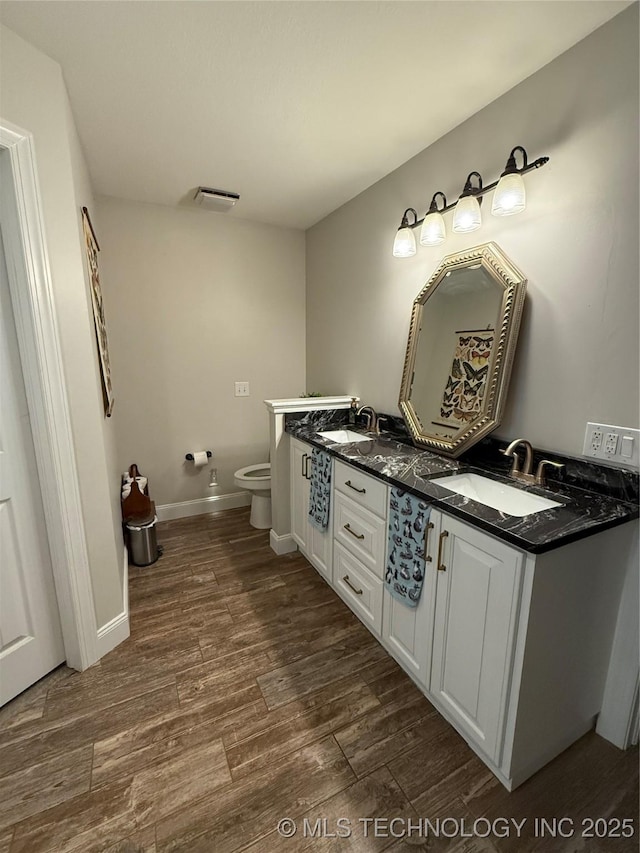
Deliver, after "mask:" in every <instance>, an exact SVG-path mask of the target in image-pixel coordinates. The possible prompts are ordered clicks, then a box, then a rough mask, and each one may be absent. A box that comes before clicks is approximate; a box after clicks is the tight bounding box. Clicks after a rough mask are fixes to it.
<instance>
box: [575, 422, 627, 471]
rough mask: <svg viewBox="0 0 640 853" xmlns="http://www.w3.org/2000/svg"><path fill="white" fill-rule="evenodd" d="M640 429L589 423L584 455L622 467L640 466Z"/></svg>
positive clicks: (585, 437) (585, 436)
mask: <svg viewBox="0 0 640 853" xmlns="http://www.w3.org/2000/svg"><path fill="white" fill-rule="evenodd" d="M639 446H640V430H637V429H627V428H626V427H617V426H610V425H608V424H592V423H588V424H587V430H586V432H585V435H584V448H583V451H582V453H583V455H584V456H588V457H591V458H593V459H600V460H602V461H603V462H607V463H609V464H610V465H616V466H618V467H621V468H635V469H637V468H638V464H639V456H640V454H639V452H638V451H639Z"/></svg>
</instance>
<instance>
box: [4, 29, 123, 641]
mask: <svg viewBox="0 0 640 853" xmlns="http://www.w3.org/2000/svg"><path fill="white" fill-rule="evenodd" d="M0 30H1V41H2V51H1V54H0V56H1V60H2V66H1V69H0V76H1V78H2V99H1V102H0V111H1V113H2V117H3V119H5V120H8V121H11V122H13V123H14V124H16V125H18V126H19V127H20V128H22V129H23V130H27V131H29V132H31V133H32V134H33V139H34V144H35V152H36V162H37V168H38V181H39V186H40V194H41V198H42V206H43V213H44V220H45V225H46V242H47V249H48V255H49V262H50V266H51V277H52V282H53V295H54V300H55V306H56V312H57V319H58V329H59V335H60V343H61V349H62V356H63V360H64V371H65V378H66V386H67V395H68V400H69V407H70V415H71V423H72V428H73V438H74V447H75V455H76V464H77V471H78V482H79V487H80V494H81V498H82V511H83V517H84V526H85V536H86V541H87V549H88V553H89V564H90V570H91V581H92V588H93V597H94V605H95V612H96V620H97V623H98V627H99V628H100V627H101V626H103V625H105V624H106V623H107V622H109V621H110V620H111V619H113V618H114V617H115V616H117V615H119V614H120V613H121V611H122V608H123V597H122V582H121V577H122V568H123V544H122V529H121V523H120V516H119V508H118V486H119V483H117V482H115V481H114V471H113V458H112V454H111V455H110V453H111V450H110V448H111V447H112V445H113V424H111V423H109V422H107V421H105V417H104V409H103V405H102V392H101V387H100V376H99V373H98V366H97V355H96V342H95V329H94V325H93V314H92V308H91V296H90V292H89V282H88V278H87V276H86V273H85V266H86V258H85V253H84V245H83V238H82V229H81V207H82V205H86V206H87V207H89V208H90V209H91V210H93V200H92V195H91V186H90V184H89V180H88V175H87V170H86V166H85V163H84V158H83V155H82V151H81V149H80V145H79V143H78V140H77V136H76V130H75V126H74V124H73V119H72V116H71V110H70V108H69V100H68V97H67V91H66V89H65V85H64V81H63V79H62V71H61V69H60V66H59V65H58V64H57V63H56V62H54V61H53V60H51V59H49V57H47V56H45V55H44V54H43V53H40V51H38V50H36V48H34V47H32V46H31V45H30V44H28V43H27V42H25V41H23V40H22V39H21V38H19V37H18V36H17V35H15V34H14V33H13V32H12V31H11V30H8V29H7V28H6V27H1V28H0Z"/></svg>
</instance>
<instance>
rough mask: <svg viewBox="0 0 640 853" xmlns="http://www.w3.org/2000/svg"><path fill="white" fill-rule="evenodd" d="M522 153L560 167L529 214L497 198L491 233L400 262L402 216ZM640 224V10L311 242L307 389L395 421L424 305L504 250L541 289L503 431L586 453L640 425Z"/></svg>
mask: <svg viewBox="0 0 640 853" xmlns="http://www.w3.org/2000/svg"><path fill="white" fill-rule="evenodd" d="M443 73H446V69H443ZM415 108H416V109H420V94H419V89H418V88H416V105H415ZM516 144H520V145H524V147H525V148H526V149H527V151H528V153H529V155H530V158H531V159H535V158H536V157H538V156H541V155H543V154H546V155H549V156H550V158H551V160H550V162H549V164H548V165H546V166H545V167H544V168H543V169H540V170H538V171H535V172H533V173H530V174H529V175H528V176H527V177H526V178H525V182H526V188H527V201H528V204H527V209H526V211H525V212H524V213H522V214H520V215H518V216H515V217H507V218H502V219H500V218H496V217H492V216H491V214H490V205H491V196H489V197H487V198H486V199H485V203H484V204H483V208H484V209H483V226H482V228H481V229H480V230H479V231H476V232H474V233H473V234H469V235H453V234H451V233H450V234H449V237H448V239H447V242H446V243H445V244H443V245H442V246H439V247H434V248H421V247H419V248H418V253H417V254H416V256H415V257H413V258H411V259H405V260H399V259H395V258H393V257H392V255H391V246H392V242H393V237H394V234H395V230H396V228H397V227H398V223H399V220H400V217H401V214H402V211H403V210H404V209H405V208H407V207H410V206H412V207H417V208H418V212H419V213H420V214H423V213H424V210H425V208H426V206H427V205H428V203H429V200H430V198H431V195H432V194H433V193H434V192H435V191H436V190H442V191H444V192H445V194H446V195H447V198H448V199H449V200H454V199H455V198H456V196H457V195H458V194H459V193H460V191H461V189H462V185H463V183H464V180H465V177H466V175H467V174H468V173H469V172H470V171H471V170H473V169H476V170H478V171H479V172H481V174H482V175H483V177H484V178H485V182H486V183H488V182H490V181H492V180H495V179H496V178H497V177H498V175H499V174H500V172H501V171H502V169H503V167H504V163H505V161H506V158H507V155H508V153H509V150H510V149H511V148H512V147H513V146H514V145H516ZM446 222H447V226H448V228H449V231H450V226H451V214H448V215H447V216H446ZM638 225H639V223H638V6H637V4H636V5H635V6H633V7H631V8H629V9H627V10H625V11H624V12H623V13H621V14H620V15H618V16H617V17H616V18H614V19H613V20H612V21H611V22H610V23H608V24H606V25H605V26H603V27H602V28H601V29H599V30H597V31H596V32H595V33H593V34H592V35H591V36H589V37H588V38H587V39H585V40H584V41H582V42H580V43H579V44H578V45H576V46H575V47H574V48H572V49H571V50H569V51H568V52H567V53H565V54H563V55H562V56H560V57H559V58H558V59H556V60H555V61H553V62H552V63H550V64H549V65H547V66H546V67H544V68H543V69H541V70H540V71H539V72H537V73H536V74H534V75H533V76H531V77H530V78H529V79H527V80H525V81H524V82H523V83H521V84H520V85H519V86H517V87H516V88H515V89H512V90H511V91H510V92H508V93H507V94H506V95H504V96H502V97H501V98H499V99H498V100H496V101H494V102H493V103H492V104H490V105H489V106H488V107H486V108H485V109H483V110H482V111H481V112H479V113H477V114H476V115H474V116H473V117H471V118H470V119H469V120H468V121H466V122H464V123H463V124H462V125H460V126H459V127H457V128H456V129H455V130H453V131H452V132H451V133H449V134H448V135H447V136H445V137H443V138H442V139H440V140H439V141H438V142H436V143H435V144H433V145H431V146H430V147H429V148H427V149H426V150H425V151H423V152H422V153H421V154H419V155H418V156H416V157H414V158H413V159H412V160H410V161H409V162H407V163H405V164H404V165H403V166H402V167H400V168H399V169H397V170H396V171H395V172H393V173H391V174H390V175H388V176H387V177H385V178H384V179H383V180H381V181H379V182H378V183H377V184H375V185H374V186H372V187H371V188H369V189H368V190H366V191H365V192H364V193H362V194H361V195H359V196H358V197H357V198H355V199H354V200H352V201H351V202H349V203H348V204H346V205H344V206H343V207H342V208H340V209H339V210H337V211H336V212H335V213H333V214H331V216H328V217H327V218H326V219H324V220H323V221H322V222H320V223H319V224H318V225H316V226H315V227H313V228H312V229H310V230H309V231H308V232H307V379H308V382H307V384H308V386H309V387H310V388H311V387H313V388H318V389H320V390H323V391H326V392H330V393H333V394H338V393H349V394H358V395H360V397H361V398H362V400H363V402H365V403H370V404H372V405H373V406H374V407H375V408H376V409H378V410H381V411H386V412H396V411H397V397H398V391H399V387H400V379H401V374H402V365H403V360H404V352H405V346H406V339H407V332H408V326H409V317H410V313H411V304H412V301H413V299H414V297H415V296H416V295H417V293H418V292H419V290H420V289H421V287H422V286H423V284H424V283H425V282H426V281H427V279H428V278H429V276H430V275H431V273H432V271H433V270H434V269H435V267H436V266H437V265H438V263H439V261H440V260H441V258H442V257H443V256H444V255H445V254H450V253H454V252H457V251H461V250H463V249H466V248H469V247H470V246H473V245H477V244H480V243H485V242H488V241H490V240H493V241H495V242H496V243H498V245H499V246H501V247H502V249H503V250H504V251H505V252H506V254H507V255H508V256H509V257H510V258H511V260H512V261H513V262H514V263H515V264H516V266H518V267H519V268H520V269H521V270H522V271H523V272H524V274H525V275H526V276H527V278H528V280H529V284H528V297H527V306H526V310H525V316H524V321H523V327H522V331H521V337H520V341H519V348H518V355H517V358H516V363H515V367H514V371H513V374H512V380H511V390H510V395H509V401H508V404H507V410H506V415H505V418H504V421H503V424H502V425H501V427H500V428H499V430H498V432H497V434H498V435H500V436H503V437H515V436H524V437H526V438H529V439H530V440H531V441H532V442H533V443H534V445H536V446H537V447H539V448H544V449H552V450H557V451H564V452H566V453H570V454H580V453H581V451H582V442H583V437H584V431H585V425H586V422H587V421H594V420H595V421H602V422H604V423H611V424H618V425H624V426H630V427H633V426H637V425H638V389H639V381H638Z"/></svg>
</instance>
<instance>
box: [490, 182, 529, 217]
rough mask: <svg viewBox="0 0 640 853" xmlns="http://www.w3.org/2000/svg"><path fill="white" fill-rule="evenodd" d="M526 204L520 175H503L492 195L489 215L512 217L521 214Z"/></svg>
mask: <svg viewBox="0 0 640 853" xmlns="http://www.w3.org/2000/svg"><path fill="white" fill-rule="evenodd" d="M525 204H526V199H525V192H524V181H523V180H522V175H517V174H512V175H503V176H502V177H501V178H500V180H499V181H498V186H497V187H496V191H495V193H494V194H493V204H492V205H491V213H493V215H494V216H513V214H514V213H521V212H522V211H523V210H524V208H525Z"/></svg>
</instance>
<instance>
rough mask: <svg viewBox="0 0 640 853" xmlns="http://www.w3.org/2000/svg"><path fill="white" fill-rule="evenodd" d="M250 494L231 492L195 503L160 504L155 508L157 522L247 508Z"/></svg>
mask: <svg viewBox="0 0 640 853" xmlns="http://www.w3.org/2000/svg"><path fill="white" fill-rule="evenodd" d="M250 503H251V492H232V493H231V494H228V495H212V496H211V497H209V498H198V499H197V500H195V501H181V502H180V503H175V504H162V505H161V506H157V507H156V514H157V516H158V521H172V520H173V519H174V518H188V517H189V516H192V515H205V514H206V513H209V512H223V510H225V509H237V508H238V507H240V506H249V504H250Z"/></svg>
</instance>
